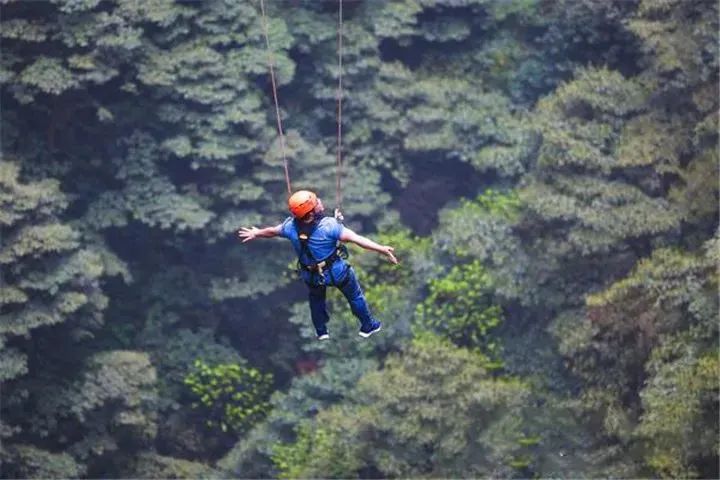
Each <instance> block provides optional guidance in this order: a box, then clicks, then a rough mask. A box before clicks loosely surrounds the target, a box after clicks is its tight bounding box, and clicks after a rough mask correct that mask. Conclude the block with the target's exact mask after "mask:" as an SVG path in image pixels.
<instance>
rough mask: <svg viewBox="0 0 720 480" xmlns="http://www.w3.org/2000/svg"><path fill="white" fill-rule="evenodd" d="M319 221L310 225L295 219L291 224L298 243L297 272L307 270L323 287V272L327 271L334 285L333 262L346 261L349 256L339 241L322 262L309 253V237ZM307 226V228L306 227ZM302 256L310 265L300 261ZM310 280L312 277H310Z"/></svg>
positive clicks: (345, 247)
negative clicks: (293, 226) (308, 260)
mask: <svg viewBox="0 0 720 480" xmlns="http://www.w3.org/2000/svg"><path fill="white" fill-rule="evenodd" d="M320 220H322V219H319V220H316V221H314V222H312V223H311V224H309V225H307V224H301V223H300V222H298V220H297V219H295V220H294V221H293V222H294V224H295V230H296V231H297V235H298V240H299V241H300V256H299V257H298V262H297V266H298V270H307V271H309V272H310V273H311V274H312V275H317V279H318V284H319V285H324V284H325V276H324V275H323V271H324V270H327V271H328V272H329V273H330V279H331V280H332V283H333V284H336V282H335V276H334V275H333V271H332V266H333V264H334V263H335V262H337V261H338V260H340V259H342V260H345V259H347V258H348V257H349V256H350V254H349V252H348V249H347V246H345V245H344V244H343V243H341V242H340V241H338V242H337V244H336V245H335V250H334V251H333V253H331V254H330V255H329V256H328V257H326V258H323V259H322V260H319V261H318V259H316V258H315V256H314V255H313V254H312V252H311V251H310V245H309V243H310V237H311V236H312V234H313V233H314V232H315V230H316V229H317V227H318V225H319V224H320ZM306 225H307V226H306ZM303 254H304V255H305V256H306V257H307V258H308V259H310V261H311V262H312V263H310V264H304V263H303V262H302V261H301V260H300V259H301V258H302V257H303ZM311 278H312V277H311Z"/></svg>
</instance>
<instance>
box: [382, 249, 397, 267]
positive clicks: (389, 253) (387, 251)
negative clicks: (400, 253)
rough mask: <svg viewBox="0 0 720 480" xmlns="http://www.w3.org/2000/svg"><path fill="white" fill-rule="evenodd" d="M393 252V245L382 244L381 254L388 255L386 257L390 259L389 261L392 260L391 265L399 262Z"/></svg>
mask: <svg viewBox="0 0 720 480" xmlns="http://www.w3.org/2000/svg"><path fill="white" fill-rule="evenodd" d="M393 252H395V249H394V248H393V247H391V246H390V245H383V251H382V253H383V255H385V256H386V257H388V259H389V260H390V262H392V264H393V265H397V264H398V263H400V262H399V261H398V259H397V258H396V257H395V255H394V253H393Z"/></svg>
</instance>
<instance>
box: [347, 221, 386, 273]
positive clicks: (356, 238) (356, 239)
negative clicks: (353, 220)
mask: <svg viewBox="0 0 720 480" xmlns="http://www.w3.org/2000/svg"><path fill="white" fill-rule="evenodd" d="M340 240H342V241H343V242H350V243H354V244H355V245H359V246H361V247H362V248H364V249H365V250H371V251H373V252H378V253H382V254H383V255H385V256H386V257H388V259H389V260H390V261H391V262H392V263H394V264H395V265H397V264H398V259H397V258H395V255H393V252H394V251H395V249H394V248H393V247H391V246H389V245H380V244H379V243H376V242H373V241H372V240H370V239H369V238H367V237H363V236H362V235H358V234H357V233H355V232H353V231H352V230H350V229H349V228H347V227H345V228H343V232H342V234H341V235H340Z"/></svg>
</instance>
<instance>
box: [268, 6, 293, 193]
mask: <svg viewBox="0 0 720 480" xmlns="http://www.w3.org/2000/svg"><path fill="white" fill-rule="evenodd" d="M260 11H261V12H262V24H263V32H264V33H265V46H266V47H267V57H268V68H269V70H270V82H271V83H272V92H273V100H274V101H275V117H276V118H277V129H278V135H280V151H281V152H282V159H283V166H284V167H285V184H286V185H287V191H288V197H289V196H290V195H292V188H291V186H290V171H289V170H288V160H287V155H286V153H285V134H284V133H283V128H282V119H281V118H280V107H279V105H278V94H277V85H276V84H275V69H274V68H273V61H272V60H273V59H272V51H271V50H270V38H269V35H268V26H267V18H266V17H265V2H264V0H260Z"/></svg>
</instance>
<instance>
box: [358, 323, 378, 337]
mask: <svg viewBox="0 0 720 480" xmlns="http://www.w3.org/2000/svg"><path fill="white" fill-rule="evenodd" d="M380 330H382V325H380V326H379V327H378V328H377V329H375V330H370V331H369V332H368V333H365V332H358V335H360V336H361V337H363V338H368V337H369V336H370V335H372V334H373V333H377V332H379V331H380Z"/></svg>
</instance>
